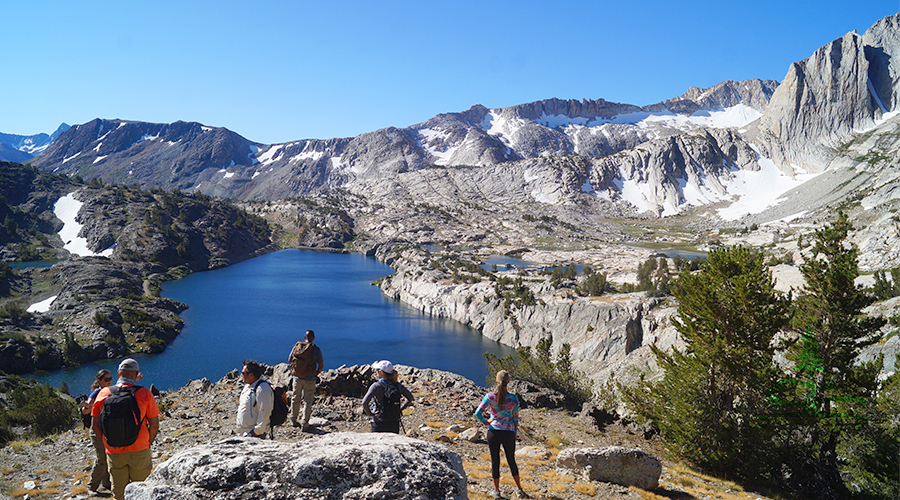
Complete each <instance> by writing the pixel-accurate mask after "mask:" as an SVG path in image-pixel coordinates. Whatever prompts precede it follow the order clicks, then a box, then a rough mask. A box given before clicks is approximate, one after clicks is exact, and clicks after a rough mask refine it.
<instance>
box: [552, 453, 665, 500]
mask: <svg viewBox="0 0 900 500" xmlns="http://www.w3.org/2000/svg"><path fill="white" fill-rule="evenodd" d="M556 467H558V468H560V469H568V470H573V471H577V472H579V473H581V474H582V475H583V476H584V477H585V479H590V480H591V481H606V482H610V483H616V484H621V485H623V486H635V487H637V488H640V489H642V490H652V489H654V488H656V487H657V486H659V476H660V475H661V474H662V462H660V460H659V458H657V457H655V456H653V455H651V454H649V453H647V452H645V451H643V450H640V449H637V448H623V447H620V446H609V447H607V448H566V449H564V450H562V451H560V452H559V455H558V456H557V457H556Z"/></svg>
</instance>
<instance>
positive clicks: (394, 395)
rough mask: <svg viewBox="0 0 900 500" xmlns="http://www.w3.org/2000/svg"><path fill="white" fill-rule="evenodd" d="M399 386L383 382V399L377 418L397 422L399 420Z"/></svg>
mask: <svg viewBox="0 0 900 500" xmlns="http://www.w3.org/2000/svg"><path fill="white" fill-rule="evenodd" d="M401 396H402V394H401V393H400V387H398V386H397V384H395V383H393V382H387V381H385V383H384V399H383V400H382V406H381V412H380V413H379V414H378V420H381V421H382V422H399V421H400V398H401Z"/></svg>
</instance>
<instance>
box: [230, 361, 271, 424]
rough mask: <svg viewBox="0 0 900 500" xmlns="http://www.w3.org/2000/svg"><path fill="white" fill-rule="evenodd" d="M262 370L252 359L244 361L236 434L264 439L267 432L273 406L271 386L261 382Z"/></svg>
mask: <svg viewBox="0 0 900 500" xmlns="http://www.w3.org/2000/svg"><path fill="white" fill-rule="evenodd" d="M262 375H263V369H262V366H260V364H259V363H257V362H256V361H253V360H252V359H247V360H244V367H243V368H242V369H241V378H242V379H243V381H244V390H243V391H241V399H240V402H239V403H238V413H237V434H238V435H239V436H249V437H258V438H264V437H265V435H266V432H268V431H269V418H270V417H271V416H272V408H273V406H274V404H275V394H274V393H273V392H272V386H271V385H269V383H268V382H266V381H265V380H263V378H262Z"/></svg>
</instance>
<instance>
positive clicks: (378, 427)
mask: <svg viewBox="0 0 900 500" xmlns="http://www.w3.org/2000/svg"><path fill="white" fill-rule="evenodd" d="M372 368H374V369H375V374H376V377H377V378H378V380H377V381H376V382H375V383H373V384H372V385H371V386H369V391H368V392H366V395H365V396H364V397H363V401H362V404H363V412H364V413H365V414H366V415H368V416H370V417H371V418H372V432H393V433H394V434H400V415H401V414H402V412H403V410H404V409H406V407H407V406H409V405H411V404H412V403H413V401H414V399H415V398H414V397H413V395H412V393H411V392H409V389H407V388H406V387H403V384H401V383H400V382H399V379H400V376H399V375H398V374H397V371H396V370H394V365H393V364H391V362H390V361H387V360H381V361H376V362H374V363H372ZM401 396H402V397H405V398H406V403H404V404H403V405H402V406H401V404H400V399H401Z"/></svg>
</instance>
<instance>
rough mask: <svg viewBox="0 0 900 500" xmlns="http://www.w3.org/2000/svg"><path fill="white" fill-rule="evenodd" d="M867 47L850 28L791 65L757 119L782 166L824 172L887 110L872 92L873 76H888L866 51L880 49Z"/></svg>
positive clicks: (772, 152) (761, 131) (771, 151)
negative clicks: (849, 142)
mask: <svg viewBox="0 0 900 500" xmlns="http://www.w3.org/2000/svg"><path fill="white" fill-rule="evenodd" d="M898 33H900V32H898ZM866 47H867V46H866V43H865V39H864V37H862V36H860V35H858V34H857V33H856V31H851V32H849V33H847V34H846V35H844V36H843V37H841V38H838V39H836V40H833V41H831V42H830V43H828V44H825V45H824V46H822V47H821V48H819V49H818V50H816V51H815V52H814V53H813V55H812V56H810V57H808V58H806V59H804V60H802V61H799V62H795V63H793V64H791V67H790V68H789V69H788V72H787V75H785V77H784V80H783V81H782V82H781V85H779V86H778V88H777V89H775V92H774V93H773V94H772V99H771V100H770V101H769V106H768V107H767V108H766V111H765V113H764V114H763V116H762V117H761V118H760V120H759V122H758V130H759V134H760V139H761V140H762V142H763V143H765V144H766V145H767V153H768V155H769V156H770V157H771V158H772V159H773V160H774V161H775V162H776V163H777V164H779V165H780V166H781V168H782V169H785V170H792V168H791V165H795V166H797V167H799V168H800V169H802V170H805V171H807V172H813V173H816V172H821V171H823V170H825V168H826V167H827V165H828V163H829V162H830V161H831V160H832V159H833V158H834V155H835V152H834V150H835V148H837V147H838V146H839V145H840V144H841V143H842V142H843V141H845V140H846V139H847V138H848V137H849V136H850V135H851V134H852V132H853V131H855V130H861V129H868V128H871V127H873V126H874V125H875V121H876V120H877V119H879V118H881V116H882V114H883V112H884V111H887V110H885V109H883V108H882V106H881V103H880V101H879V98H878V95H877V94H876V93H875V92H874V91H873V89H874V85H873V80H876V79H882V78H883V77H886V75H882V74H881V71H879V70H878V68H877V67H871V66H870V64H869V59H868V58H867V53H868V54H874V53H875V52H877V51H873V50H872V49H871V48H870V49H868V50H867V48H866ZM898 48H900V47H898ZM870 73H874V75H872V76H874V78H873V79H871V80H870ZM882 86H883V87H884V86H886V84H882Z"/></svg>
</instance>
